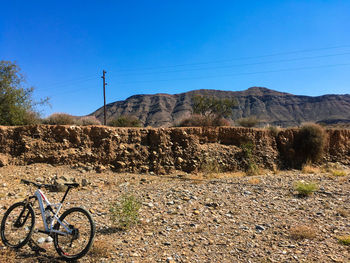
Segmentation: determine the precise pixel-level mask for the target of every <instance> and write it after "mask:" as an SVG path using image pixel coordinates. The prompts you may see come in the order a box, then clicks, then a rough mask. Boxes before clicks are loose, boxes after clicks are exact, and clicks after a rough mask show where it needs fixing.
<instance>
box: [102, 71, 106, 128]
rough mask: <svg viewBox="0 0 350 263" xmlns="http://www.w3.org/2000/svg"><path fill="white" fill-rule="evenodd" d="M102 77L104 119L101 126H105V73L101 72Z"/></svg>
mask: <svg viewBox="0 0 350 263" xmlns="http://www.w3.org/2000/svg"><path fill="white" fill-rule="evenodd" d="M102 73H103V75H102V77H101V78H102V79H103V113H104V119H103V124H104V125H106V85H107V83H106V76H105V74H106V73H107V71H105V70H103V71H102Z"/></svg>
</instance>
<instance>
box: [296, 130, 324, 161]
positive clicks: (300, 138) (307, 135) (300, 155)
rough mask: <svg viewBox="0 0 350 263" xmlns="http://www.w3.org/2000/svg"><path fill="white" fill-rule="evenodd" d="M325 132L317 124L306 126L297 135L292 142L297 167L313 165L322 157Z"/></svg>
mask: <svg viewBox="0 0 350 263" xmlns="http://www.w3.org/2000/svg"><path fill="white" fill-rule="evenodd" d="M325 144H326V132H325V130H324V129H323V128H322V127H321V126H320V125H317V124H306V125H304V126H303V127H301V129H300V130H299V132H298V133H297V135H296V137H295V141H294V151H295V158H296V159H299V165H300V166H301V165H303V164H305V163H307V162H310V163H315V162H317V161H319V160H320V159H321V158H322V157H323V153H324V147H325Z"/></svg>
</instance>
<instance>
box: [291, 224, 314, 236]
mask: <svg viewBox="0 0 350 263" xmlns="http://www.w3.org/2000/svg"><path fill="white" fill-rule="evenodd" d="M316 234H317V231H316V229H315V228H314V227H312V226H306V225H297V226H293V227H291V228H290V237H291V238H293V239H295V240H303V239H313V238H315V237H316Z"/></svg>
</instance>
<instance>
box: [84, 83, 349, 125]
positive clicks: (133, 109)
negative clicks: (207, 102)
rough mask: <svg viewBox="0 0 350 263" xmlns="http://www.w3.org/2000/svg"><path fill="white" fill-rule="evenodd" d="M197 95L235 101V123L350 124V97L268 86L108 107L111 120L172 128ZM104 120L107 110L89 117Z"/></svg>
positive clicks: (149, 97)
mask: <svg viewBox="0 0 350 263" xmlns="http://www.w3.org/2000/svg"><path fill="white" fill-rule="evenodd" d="M195 95H201V96H213V97H217V98H235V99H236V100H237V103H238V105H237V107H235V108H234V110H233V115H232V118H231V120H232V121H234V120H237V119H239V118H244V117H249V116H256V117H257V118H258V119H259V120H260V122H261V124H262V125H267V124H269V125H278V126H283V127H287V126H298V125H300V124H301V123H303V122H325V123H332V122H346V123H349V122H350V95H349V94H326V95H321V96H305V95H293V94H290V93H286V92H279V91H275V90H271V89H268V88H265V87H251V88H249V89H247V90H243V91H224V90H215V89H200V90H192V91H188V92H183V93H178V94H167V93H157V94H136V95H132V96H130V97H128V98H127V99H125V100H121V101H115V102H112V103H109V104H107V105H106V109H107V119H113V118H117V117H119V116H122V115H126V116H134V117H136V118H138V119H139V120H140V121H141V122H142V124H143V125H144V126H153V127H169V126H172V125H174V124H175V123H178V122H180V121H181V120H182V119H184V118H186V117H189V116H190V115H191V113H192V101H191V98H192V97H193V96H195ZM89 115H93V116H95V117H96V118H98V119H99V120H101V121H102V120H103V107H101V108H99V109H97V110H96V111H95V112H93V113H91V114H89Z"/></svg>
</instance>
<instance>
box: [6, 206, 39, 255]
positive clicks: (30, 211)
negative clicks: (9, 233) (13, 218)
mask: <svg viewBox="0 0 350 263" xmlns="http://www.w3.org/2000/svg"><path fill="white" fill-rule="evenodd" d="M19 206H23V208H24V209H28V210H29V216H30V217H31V220H32V223H31V226H30V229H29V232H28V234H27V236H26V238H25V239H24V240H23V241H22V242H19V243H18V244H16V245H14V244H11V243H9V242H8V239H7V238H6V236H5V228H6V220H7V219H8V216H9V215H10V213H11V212H12V211H13V210H14V209H15V208H17V207H19ZM28 219H29V218H27V219H26V220H28ZM34 225H35V213H34V210H33V208H32V206H31V205H30V204H26V203H24V202H18V203H15V204H13V205H12V206H10V207H9V209H7V211H6V212H5V214H4V217H3V218H2V220H1V231H0V232H1V240H2V242H3V243H4V245H6V246H8V247H11V248H16V249H19V248H21V247H23V246H24V245H25V244H27V243H28V241H29V239H30V237H31V236H32V233H33V229H34Z"/></svg>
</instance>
